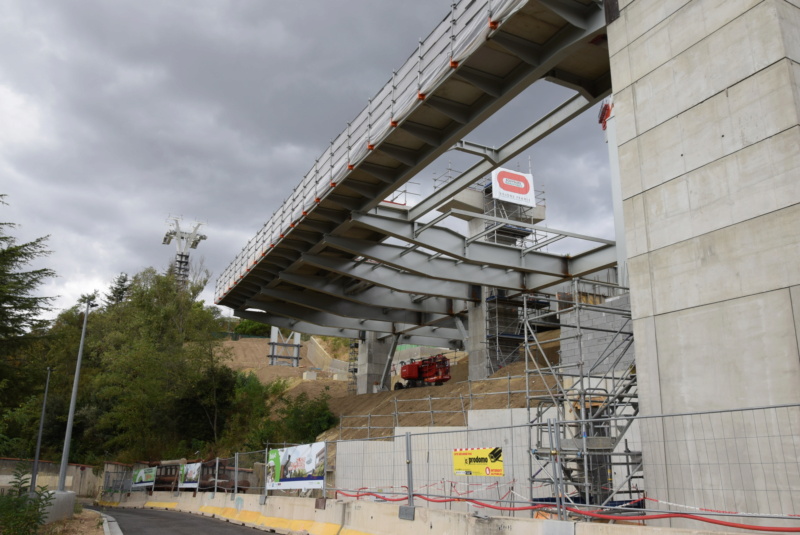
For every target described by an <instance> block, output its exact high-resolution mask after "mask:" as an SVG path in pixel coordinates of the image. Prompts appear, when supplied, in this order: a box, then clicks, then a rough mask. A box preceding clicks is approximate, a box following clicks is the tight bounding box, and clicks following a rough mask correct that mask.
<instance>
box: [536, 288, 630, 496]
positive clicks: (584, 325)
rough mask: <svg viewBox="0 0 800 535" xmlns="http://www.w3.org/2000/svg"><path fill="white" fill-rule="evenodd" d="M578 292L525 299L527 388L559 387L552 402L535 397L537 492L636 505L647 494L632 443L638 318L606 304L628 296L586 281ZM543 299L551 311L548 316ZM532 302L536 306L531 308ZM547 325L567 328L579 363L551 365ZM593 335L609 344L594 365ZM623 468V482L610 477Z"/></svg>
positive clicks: (552, 393) (550, 393)
mask: <svg viewBox="0 0 800 535" xmlns="http://www.w3.org/2000/svg"><path fill="white" fill-rule="evenodd" d="M570 286H571V291H570V292H569V293H557V294H556V295H554V296H550V297H547V296H535V297H532V296H528V295H523V296H522V303H523V317H524V321H523V322H522V323H523V327H524V345H525V356H526V358H525V362H526V366H525V373H526V376H527V377H528V381H527V384H528V385H530V384H531V383H532V378H539V379H542V380H543V381H542V382H543V383H544V384H546V385H552V387H550V388H548V390H547V393H546V394H545V395H542V394H540V393H539V392H535V393H534V392H532V391H530V389H529V392H528V394H527V410H528V421H529V422H530V425H531V432H530V433H529V440H530V442H529V451H530V459H531V479H530V485H531V491H532V489H533V486H534V485H536V484H542V485H550V486H552V490H553V496H554V497H556V499H557V500H563V501H564V503H571V504H573V505H592V506H600V505H609V504H612V503H617V502H630V501H632V500H635V499H637V498H639V497H641V495H642V492H643V491H642V490H640V489H639V488H638V486H636V485H635V484H634V483H633V482H634V481H636V480H638V479H641V478H642V477H643V475H642V461H641V458H642V454H641V452H640V451H631V450H630V448H629V444H628V440H627V436H626V433H627V432H628V430H629V429H630V426H631V424H632V423H633V421H634V418H635V417H636V415H637V414H638V412H639V404H638V397H637V394H638V389H637V383H636V368H635V364H634V362H633V355H632V352H631V351H629V349H631V347H632V344H633V333H632V332H631V331H630V310H628V309H627V308H615V307H613V306H608V305H606V304H605V300H606V299H607V298H608V297H612V296H615V295H621V294H624V293H627V292H628V289H627V288H624V287H621V286H617V285H616V284H613V283H606V282H601V281H597V280H585V279H575V280H573V281H572V282H571V283H570ZM598 291H600V293H599V294H598V293H596V292H598ZM543 299H546V300H548V301H549V303H550V304H549V306H548V307H546V308H545V307H543V306H542V303H541V301H542V300H543ZM531 301H534V302H535V306H529V303H530V302H531ZM591 314H605V315H608V314H611V315H615V316H617V317H619V319H620V327H619V328H618V329H616V330H614V329H607V328H602V327H597V326H593V325H591V324H589V322H588V321H587V320H588V319H589V317H590V315H591ZM565 317H566V318H567V319H570V320H571V321H572V323H566V322H565ZM543 325H545V326H554V325H559V326H560V327H561V329H562V331H561V336H560V337H559V338H558V339H556V340H557V341H559V342H564V341H567V340H574V341H575V342H576V346H577V349H578V359H577V362H575V363H573V364H563V363H561V362H554V361H551V360H550V359H549V358H548V356H547V354H546V353H545V352H544V350H543V348H542V345H543V342H541V341H540V340H539V338H538V335H537V329H538V328H539V327H541V326H543ZM565 331H566V332H565ZM591 332H599V333H604V334H605V335H607V338H608V342H607V344H606V345H605V348H604V349H603V350H602V351H601V352H600V354H599V356H598V357H597V358H596V359H594V360H593V361H592V360H589V358H587V357H588V355H587V354H586V351H585V348H584V338H585V337H586V336H587V334H588V333H591ZM556 340H553V339H550V340H547V343H552V342H553V341H556ZM604 369H605V371H602V370H604ZM547 378H550V380H549V381H548V380H547ZM615 468H621V469H623V470H624V474H625V475H624V477H622V480H621V481H614V480H612V479H611V477H610V474H611V473H612V472H613V470H614V469H615ZM560 511H563V508H561V509H560Z"/></svg>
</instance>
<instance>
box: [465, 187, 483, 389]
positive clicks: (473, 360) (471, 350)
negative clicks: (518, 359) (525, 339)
mask: <svg viewBox="0 0 800 535" xmlns="http://www.w3.org/2000/svg"><path fill="white" fill-rule="evenodd" d="M481 201H483V199H481ZM481 208H483V206H482V205H481ZM467 228H468V232H467V234H468V235H469V236H474V235H475V234H478V233H479V232H482V231H483V230H484V228H485V224H484V221H483V219H470V220H469V221H468V227H467ZM480 294H481V300H480V302H479V303H470V304H468V305H467V306H469V310H468V312H467V318H468V320H469V341H468V343H467V347H466V350H467V354H468V355H469V379H470V381H480V380H481V379H486V378H487V377H489V367H488V366H487V359H488V358H489V354H488V352H487V350H486V287H484V286H481V289H480Z"/></svg>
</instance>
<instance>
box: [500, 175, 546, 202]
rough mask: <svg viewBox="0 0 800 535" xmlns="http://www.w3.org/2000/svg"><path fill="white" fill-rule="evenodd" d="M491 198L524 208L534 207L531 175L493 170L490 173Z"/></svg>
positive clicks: (534, 198) (534, 199) (534, 196)
mask: <svg viewBox="0 0 800 535" xmlns="http://www.w3.org/2000/svg"><path fill="white" fill-rule="evenodd" d="M492 198H494V199H497V200H498V201H505V202H511V203H514V204H522V205H524V206H536V193H535V192H534V191H533V175H529V174H528V173H519V172H517V171H512V170H510V169H503V168H499V169H495V170H494V171H492Z"/></svg>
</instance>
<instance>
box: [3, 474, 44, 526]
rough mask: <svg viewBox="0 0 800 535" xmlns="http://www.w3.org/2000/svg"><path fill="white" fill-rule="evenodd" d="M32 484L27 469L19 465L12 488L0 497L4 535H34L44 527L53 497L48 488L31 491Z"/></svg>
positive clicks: (12, 481)
mask: <svg viewBox="0 0 800 535" xmlns="http://www.w3.org/2000/svg"><path fill="white" fill-rule="evenodd" d="M30 483H31V479H30V476H29V475H28V473H27V472H26V470H25V467H24V466H22V465H18V466H17V468H16V469H15V470H14V479H12V480H11V488H10V489H8V492H7V493H6V494H4V495H0V533H3V535H33V534H36V533H38V532H39V526H43V525H44V522H45V517H46V515H47V507H48V506H49V505H50V503H52V501H53V496H52V495H51V494H50V493H49V492H48V491H47V488H46V487H39V488H38V489H35V490H31V491H29V486H30Z"/></svg>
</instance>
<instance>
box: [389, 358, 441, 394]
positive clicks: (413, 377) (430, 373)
mask: <svg viewBox="0 0 800 535" xmlns="http://www.w3.org/2000/svg"><path fill="white" fill-rule="evenodd" d="M400 378H401V379H403V380H404V381H405V383H404V382H403V381H397V382H396V383H395V384H394V389H395V390H400V389H403V388H414V387H417V386H430V385H436V386H439V385H442V384H444V383H446V382H447V381H449V380H450V360H449V359H448V358H447V357H445V356H444V355H441V354H440V355H435V356H433V357H426V358H424V359H419V360H414V359H411V361H410V362H408V363H404V362H401V363H400Z"/></svg>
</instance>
